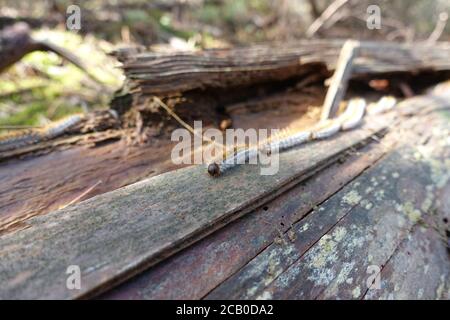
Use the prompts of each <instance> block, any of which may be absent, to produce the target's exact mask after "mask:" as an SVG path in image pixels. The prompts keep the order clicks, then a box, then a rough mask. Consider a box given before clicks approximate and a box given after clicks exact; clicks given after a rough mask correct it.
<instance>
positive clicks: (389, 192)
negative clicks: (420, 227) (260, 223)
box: [208, 119, 449, 299]
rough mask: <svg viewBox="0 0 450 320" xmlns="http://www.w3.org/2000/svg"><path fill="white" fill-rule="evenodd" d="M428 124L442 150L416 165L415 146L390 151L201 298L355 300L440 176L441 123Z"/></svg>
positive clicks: (445, 152)
mask: <svg viewBox="0 0 450 320" xmlns="http://www.w3.org/2000/svg"><path fill="white" fill-rule="evenodd" d="M429 120H430V119H428V120H426V121H425V122H426V123H428V124H430V123H433V126H434V127H435V128H436V129H438V128H440V129H441V130H440V132H441V133H440V134H441V135H439V134H436V133H435V134H434V135H433V136H432V138H431V139H432V140H434V143H433V145H435V146H439V145H443V146H445V148H441V150H434V151H435V153H437V154H434V155H433V157H432V158H430V159H423V161H417V155H416V153H417V149H416V148H414V147H409V148H406V149H402V150H399V151H396V152H394V153H392V154H391V155H390V156H389V157H388V158H387V159H386V160H382V161H380V163H379V164H378V165H376V166H375V167H374V168H372V169H370V170H369V171H368V172H367V173H365V174H363V175H362V176H361V177H359V178H358V179H356V180H355V181H354V182H352V183H351V184H350V185H349V186H347V187H345V188H344V189H343V190H342V191H340V192H339V193H338V194H336V195H335V196H333V197H332V198H330V199H329V200H327V201H326V202H325V203H324V204H323V205H322V206H320V207H319V208H318V209H317V210H316V211H314V212H313V213H311V214H309V215H308V216H306V217H305V218H304V219H302V220H301V221H300V222H299V223H297V224H294V226H293V227H292V230H291V232H292V233H291V234H290V235H289V231H288V232H287V233H286V235H285V239H284V241H283V243H281V244H276V243H274V244H272V245H271V246H269V247H267V249H266V250H264V251H263V252H262V253H261V254H260V255H258V256H257V257H256V258H255V259H254V260H252V261H251V262H250V263H249V264H247V265H246V267H244V268H243V269H242V270H240V271H239V272H238V273H236V274H235V275H234V276H233V277H231V278H229V279H228V280H227V281H225V282H224V283H223V284H222V285H220V286H219V287H218V288H216V289H215V290H214V291H213V292H212V293H211V294H210V295H208V298H226V299H228V298H274V299H282V298H296V299H298V298H302V299H304V298H309V299H311V298H331V297H332V298H361V297H362V296H363V294H364V292H365V291H364V289H365V288H367V287H366V280H367V278H368V276H369V275H368V274H367V273H366V270H367V267H368V266H369V265H371V264H373V265H378V266H380V267H382V266H383V265H384V264H385V263H386V261H387V260H388V259H389V257H390V256H391V255H392V253H393V252H394V251H395V250H396V248H397V246H398V244H399V243H401V242H402V241H403V239H404V238H405V237H406V236H407V235H408V233H409V231H410V230H411V227H412V226H413V225H414V224H415V223H416V222H417V221H418V220H419V219H421V215H425V214H426V213H427V210H426V208H425V206H426V205H428V204H429V202H430V201H432V200H430V197H431V196H432V195H433V194H434V193H430V188H433V187H432V186H434V185H435V184H436V183H437V180H436V179H438V181H440V180H439V179H440V178H438V177H439V176H440V175H441V176H442V173H444V174H445V169H444V168H445V166H446V165H447V166H448V164H447V163H446V162H445V159H446V157H448V152H449V148H448V145H446V144H445V141H446V140H445V139H446V138H447V136H448V131H445V128H446V126H445V123H446V120H445V119H444V120H443V121H442V119H441V122H440V126H438V125H437V123H436V121H434V122H433V121H429ZM423 128H424V125H423V124H422V130H423ZM419 132H422V131H421V130H419ZM445 132H447V136H446V135H445ZM403 137H404V138H405V139H406V140H408V139H409V138H411V137H408V136H403ZM413 141H414V140H413ZM419 149H420V148H419ZM428 156H431V155H430V154H429V153H428ZM437 172H439V174H438V173H437ZM417 208H419V209H417ZM422 211H423V212H422Z"/></svg>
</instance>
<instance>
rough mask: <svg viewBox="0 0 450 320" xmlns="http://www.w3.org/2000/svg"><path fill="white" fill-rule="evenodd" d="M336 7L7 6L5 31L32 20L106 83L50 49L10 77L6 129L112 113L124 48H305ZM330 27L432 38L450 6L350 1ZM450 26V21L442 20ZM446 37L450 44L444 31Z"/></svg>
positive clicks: (277, 0) (12, 1) (309, 2)
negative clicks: (375, 21)
mask: <svg viewBox="0 0 450 320" xmlns="http://www.w3.org/2000/svg"><path fill="white" fill-rule="evenodd" d="M336 2H339V1H333V0H155V1H142V0H125V1H119V0H91V1H74V0H72V1H70V0H34V1H17V0H0V28H4V27H6V26H8V25H11V24H13V23H15V22H18V21H24V22H26V23H28V24H29V25H30V27H31V28H32V29H33V37H36V38H40V39H48V40H49V41H52V42H53V43H55V44H57V45H60V46H62V47H65V48H67V49H69V50H70V51H72V52H73V53H75V54H76V55H77V56H78V57H80V59H82V60H83V61H84V63H85V64H87V65H88V67H89V69H90V70H91V72H92V73H93V74H94V75H95V76H96V77H97V78H99V79H100V80H101V81H102V82H103V83H104V85H99V84H97V83H95V82H93V81H92V80H91V79H89V77H88V76H87V75H86V74H85V73H83V72H82V71H80V70H79V69H77V68H76V67H74V66H73V65H71V64H70V63H67V62H65V61H64V60H63V59H61V58H60V57H59V56H57V55H55V54H53V53H47V52H34V53H31V54H29V55H27V56H26V57H25V58H24V59H22V60H21V61H20V62H19V63H16V64H15V65H13V66H12V67H11V68H9V69H8V70H7V71H6V72H3V73H1V74H0V125H6V124H7V125H43V124H45V123H46V122H48V121H51V120H56V119H59V118H61V117H63V116H65V115H68V114H71V113H76V112H80V111H84V112H85V111H88V110H92V109H96V108H102V107H107V106H108V102H109V99H110V98H111V97H112V95H113V92H114V91H115V90H117V89H118V88H120V87H121V84H122V82H123V80H124V79H123V76H122V73H121V71H120V68H119V64H118V62H117V60H116V59H115V58H113V57H111V56H110V55H109V53H110V52H111V51H113V50H115V49H117V48H120V47H128V46H145V47H147V49H150V50H167V49H169V50H186V49H195V48H211V47H226V46H232V45H246V44H251V43H258V42H267V41H279V42H282V41H295V40H296V39H300V38H305V37H306V36H308V28H309V27H310V26H311V24H312V23H313V22H314V21H315V20H316V19H318V18H319V17H320V16H321V15H322V14H323V13H324V11H325V10H326V9H327V8H328V7H329V6H330V5H333V4H336ZM341 2H342V3H344V2H345V4H343V5H342V7H340V8H339V9H338V10H337V11H336V12H335V14H333V15H332V16H331V17H330V18H329V19H327V20H326V21H325V23H323V24H322V25H321V28H320V29H319V30H318V31H317V32H315V33H314V34H313V35H310V34H309V36H314V37H316V38H320V37H322V38H348V37H352V38H358V39H366V40H386V41H400V42H410V41H425V40H427V39H428V37H429V36H430V35H431V34H432V33H433V31H434V30H436V28H437V25H438V24H439V23H438V21H439V17H440V18H441V20H442V18H443V17H444V15H443V14H445V13H448V12H449V11H450V1H449V0H434V1H433V0H397V1H388V0H370V1H369V0H368V1H366V0H362V1H356V0H349V1H342V0H341ZM72 4H77V5H79V6H80V8H81V13H82V16H81V30H80V31H78V32H76V31H70V30H67V29H66V25H65V21H66V16H67V15H66V10H67V7H68V6H69V5H72ZM373 4H375V5H378V6H379V7H380V8H381V25H382V27H381V29H379V30H369V29H368V28H367V27H366V19H367V7H368V6H369V5H373ZM441 22H442V21H441ZM441 26H442V27H443V30H442V32H441V35H440V40H450V25H449V24H445V23H444V24H442V23H441Z"/></svg>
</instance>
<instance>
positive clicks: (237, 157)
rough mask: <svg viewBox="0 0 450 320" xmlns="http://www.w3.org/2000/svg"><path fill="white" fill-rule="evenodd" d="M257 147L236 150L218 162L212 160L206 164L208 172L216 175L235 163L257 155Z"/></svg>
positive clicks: (246, 160) (244, 161)
mask: <svg viewBox="0 0 450 320" xmlns="http://www.w3.org/2000/svg"><path fill="white" fill-rule="evenodd" d="M258 152H259V151H258V149H257V148H255V147H251V148H248V149H245V150H240V151H238V152H236V153H235V154H234V155H233V156H231V157H227V158H225V160H223V161H220V162H218V163H217V162H212V163H210V164H209V165H208V173H209V174H210V175H211V176H213V177H217V176H219V175H221V174H222V173H224V172H225V171H227V170H229V169H230V168H232V167H234V166H235V165H237V164H244V163H246V162H248V161H249V160H250V159H252V158H254V157H257V156H258Z"/></svg>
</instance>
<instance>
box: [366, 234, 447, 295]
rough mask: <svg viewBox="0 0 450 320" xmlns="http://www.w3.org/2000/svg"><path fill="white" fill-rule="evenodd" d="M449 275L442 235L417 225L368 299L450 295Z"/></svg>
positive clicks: (399, 248)
mask: <svg viewBox="0 0 450 320" xmlns="http://www.w3.org/2000/svg"><path fill="white" fill-rule="evenodd" d="M449 277H450V262H449V259H448V252H447V249H446V245H445V242H444V241H443V239H442V237H441V236H440V235H439V234H438V233H437V232H436V231H434V230H433V229H431V228H427V227H424V226H420V225H417V226H416V227H415V228H414V230H413V232H412V233H411V234H410V235H408V237H406V239H405V240H404V241H403V242H402V243H401V244H400V245H399V247H398V248H397V251H396V252H395V254H394V255H393V257H391V259H390V260H389V261H388V263H387V264H386V266H384V267H383V269H382V271H381V274H380V277H379V281H380V282H379V284H380V286H379V288H378V287H376V286H375V284H373V285H372V286H371V287H370V289H369V290H367V294H366V295H365V296H364V299H367V300H369V299H372V300H373V299H381V300H393V299H394V300H399V299H400V300H403V299H449V297H450V292H449V290H450V283H449ZM425 279H426V280H425ZM424 280H425V281H424Z"/></svg>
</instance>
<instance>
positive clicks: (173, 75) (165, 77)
mask: <svg viewBox="0 0 450 320" xmlns="http://www.w3.org/2000/svg"><path fill="white" fill-rule="evenodd" d="M343 43H344V41H342V40H303V41H298V42H295V43H287V44H286V43H283V44H282V45H278V46H277V45H276V44H269V45H257V46H252V47H247V48H235V49H218V50H204V51H200V52H191V53H189V52H188V53H185V52H183V53H169V54H168V53H165V54H164V53H151V52H146V53H139V54H130V55H128V56H127V57H126V58H125V61H124V66H123V68H124V70H125V73H126V75H127V78H128V79H129V80H130V86H131V88H132V91H133V92H140V93H144V94H163V95H164V94H168V93H171V92H183V91H188V90H193V89H202V88H211V87H216V88H217V87H219V88H228V87H233V86H234V87H236V86H244V85H247V86H248V85H252V84H256V83H261V82H264V81H265V82H267V81H280V80H286V79H288V78H292V77H296V76H298V75H299V74H302V73H304V72H303V71H304V69H305V68H311V67H313V66H314V65H315V66H318V65H321V66H322V67H323V66H324V65H325V66H326V67H327V68H328V70H330V71H331V70H335V68H336V61H337V57H338V56H339V51H340V50H341V48H342V45H343ZM449 51H450V46H449V44H448V43H444V42H442V43H438V44H436V45H435V46H433V50H430V47H429V46H426V45H423V44H417V43H416V44H397V43H387V42H361V48H360V55H359V56H358V57H357V58H355V59H354V66H353V75H352V76H355V77H357V76H361V75H368V74H381V73H394V72H409V73H411V72H417V71H421V70H424V69H425V70H426V69H429V70H436V71H437V70H450V63H449V61H448V55H449ZM318 69H319V68H318Z"/></svg>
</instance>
